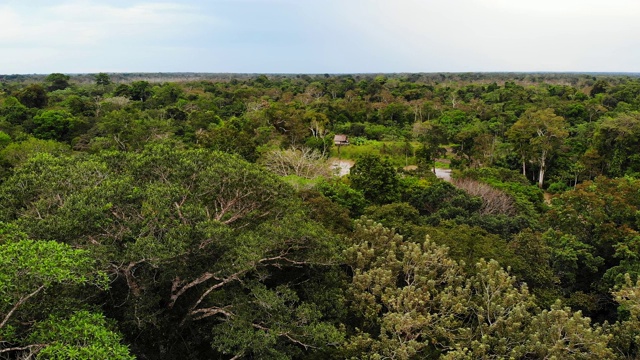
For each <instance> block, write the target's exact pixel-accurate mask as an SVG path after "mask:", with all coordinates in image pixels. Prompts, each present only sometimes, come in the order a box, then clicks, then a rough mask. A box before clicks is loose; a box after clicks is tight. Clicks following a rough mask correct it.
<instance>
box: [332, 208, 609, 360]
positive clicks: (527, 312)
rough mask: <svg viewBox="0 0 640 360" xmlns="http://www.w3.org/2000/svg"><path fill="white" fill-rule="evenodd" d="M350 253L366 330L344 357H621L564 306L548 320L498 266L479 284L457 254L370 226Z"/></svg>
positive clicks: (355, 297) (360, 225)
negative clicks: (469, 273) (458, 260)
mask: <svg viewBox="0 0 640 360" xmlns="http://www.w3.org/2000/svg"><path fill="white" fill-rule="evenodd" d="M349 241H350V243H349V247H348V248H347V250H345V261H346V264H347V265H348V266H349V267H350V272H351V274H353V276H352V280H351V283H350V285H349V290H348V300H349V303H350V306H351V308H352V311H353V314H354V317H356V319H355V323H354V326H356V328H355V329H353V334H352V336H350V337H349V338H347V340H346V342H345V344H344V346H343V352H344V355H345V356H344V358H352V359H354V358H358V359H372V360H373V359H384V358H388V359H401V360H409V359H421V358H436V357H439V358H441V359H451V360H453V359H469V360H471V359H504V358H514V359H528V358H539V359H546V358H563V359H564V358H567V359H593V360H595V359H602V358H612V357H613V352H612V351H611V349H610V348H608V341H609V340H610V339H611V336H610V335H607V334H605V333H604V331H603V329H602V328H601V327H599V326H591V324H590V319H589V318H585V317H583V316H582V314H581V313H580V312H572V311H571V310H570V309H569V308H562V307H561V306H560V305H559V304H556V305H554V306H552V307H551V309H550V310H543V311H541V312H538V310H537V308H536V305H535V302H534V300H535V299H534V297H533V296H532V295H531V294H530V293H529V291H528V288H527V286H526V284H521V283H519V282H518V281H517V280H516V278H515V277H513V276H511V275H509V274H508V273H507V272H506V271H505V270H503V269H502V268H501V267H500V265H499V264H498V263H497V262H496V261H486V260H480V261H478V262H477V264H476V265H475V272H474V274H473V275H471V276H469V275H467V274H465V272H464V271H463V269H462V266H461V265H460V264H458V263H457V262H456V261H453V260H451V259H450V258H449V256H448V254H447V249H446V248H444V247H440V246H437V245H435V244H434V243H433V242H431V241H429V239H428V238H427V239H426V240H424V241H420V242H414V241H404V240H403V238H402V237H401V236H399V235H396V234H394V233H393V231H391V230H388V229H385V228H384V227H382V226H381V225H379V224H375V223H373V222H371V221H370V220H366V219H363V220H361V221H358V222H357V223H356V227H355V230H354V232H353V234H352V235H351V236H350V237H349Z"/></svg>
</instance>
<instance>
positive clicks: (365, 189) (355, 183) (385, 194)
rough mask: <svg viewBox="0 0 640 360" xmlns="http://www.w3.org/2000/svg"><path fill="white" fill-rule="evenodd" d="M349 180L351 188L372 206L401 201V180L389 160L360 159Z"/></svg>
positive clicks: (367, 157)
mask: <svg viewBox="0 0 640 360" xmlns="http://www.w3.org/2000/svg"><path fill="white" fill-rule="evenodd" d="M349 179H350V180H351V186H352V187H353V188H354V189H356V190H359V191H361V192H362V194H364V197H365V199H367V200H368V201H370V202H371V203H372V204H378V205H382V204H389V203H392V202H396V201H398V200H399V199H400V178H399V176H398V173H397V172H396V170H395V168H394V167H393V165H392V164H391V162H389V160H388V159H383V158H381V157H379V156H376V155H364V156H362V157H360V158H358V159H357V160H356V162H355V164H354V165H353V167H352V168H351V172H350V174H349Z"/></svg>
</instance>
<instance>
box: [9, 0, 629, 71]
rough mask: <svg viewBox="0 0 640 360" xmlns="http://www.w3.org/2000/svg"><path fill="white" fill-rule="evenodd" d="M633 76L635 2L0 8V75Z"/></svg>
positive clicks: (35, 1) (213, 1) (84, 1)
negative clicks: (487, 73) (553, 73)
mask: <svg viewBox="0 0 640 360" xmlns="http://www.w3.org/2000/svg"><path fill="white" fill-rule="evenodd" d="M469 71H590V72H640V1H638V0H607V1H603V0H208V1H204V0H202V1H196V0H186V1H155V0H150V1H138V0H128V1H124V0H116V1H97V0H29V1H25V0H0V74H29V73H41V74H48V73H52V72H62V73H85V72H239V73H365V72H469Z"/></svg>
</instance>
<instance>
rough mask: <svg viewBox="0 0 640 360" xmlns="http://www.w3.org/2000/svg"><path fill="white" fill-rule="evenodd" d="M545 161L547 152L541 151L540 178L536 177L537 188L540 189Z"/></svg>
mask: <svg viewBox="0 0 640 360" xmlns="http://www.w3.org/2000/svg"><path fill="white" fill-rule="evenodd" d="M546 160H547V152H546V151H543V152H542V155H540V176H539V177H538V187H539V188H540V189H542V184H543V182H544V172H545V170H546V169H545V167H546Z"/></svg>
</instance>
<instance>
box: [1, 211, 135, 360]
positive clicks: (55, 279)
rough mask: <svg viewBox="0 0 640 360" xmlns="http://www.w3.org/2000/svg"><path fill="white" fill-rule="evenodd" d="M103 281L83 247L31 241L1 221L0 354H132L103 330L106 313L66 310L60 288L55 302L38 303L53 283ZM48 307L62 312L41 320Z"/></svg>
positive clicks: (64, 285)
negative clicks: (68, 313)
mask: <svg viewBox="0 0 640 360" xmlns="http://www.w3.org/2000/svg"><path fill="white" fill-rule="evenodd" d="M107 282H108V279H107V278H106V275H105V274H104V273H101V272H99V271H96V269H95V260H94V259H92V258H91V257H90V255H89V252H87V251H86V250H78V249H73V248H71V247H70V246H69V245H66V244H62V243H58V242H55V241H34V240H31V239H29V238H28V237H27V235H26V234H24V233H22V232H20V231H19V230H18V229H17V228H16V227H15V226H11V225H8V224H5V223H0V289H2V290H0V356H4V354H8V355H14V356H15V355H22V356H25V357H27V356H32V355H34V354H37V355H38V358H55V359H58V358H65V359H90V358H95V357H96V356H98V357H100V358H110V359H111V358H113V359H126V360H129V359H133V357H132V356H130V355H129V350H128V349H127V347H126V346H123V345H121V344H120V336H119V335H118V334H117V333H115V332H112V331H111V330H108V329H107V326H106V321H105V318H104V316H102V315H100V314H91V313H89V312H87V311H78V312H76V313H74V314H71V315H70V316H69V315H67V314H64V312H65V308H66V306H67V305H68V304H65V300H66V301H69V300H68V299H65V296H64V293H65V292H64V291H60V295H59V296H57V298H56V300H57V301H58V302H59V303H56V304H47V305H45V306H43V305H40V306H36V304H37V303H38V301H41V300H42V299H43V296H44V294H45V292H47V291H51V290H52V289H54V288H57V289H58V290H62V289H65V288H73V287H79V286H81V285H85V284H91V283H93V284H96V285H98V286H100V287H104V288H106V286H107ZM40 308H43V309H42V310H40ZM47 310H48V311H55V312H59V313H60V314H58V315H50V316H49V317H48V318H46V319H44V320H41V319H40V318H41V317H42V315H43V314H41V312H46V311H47ZM59 315H61V316H59Z"/></svg>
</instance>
